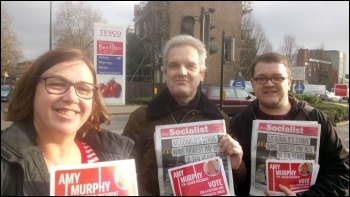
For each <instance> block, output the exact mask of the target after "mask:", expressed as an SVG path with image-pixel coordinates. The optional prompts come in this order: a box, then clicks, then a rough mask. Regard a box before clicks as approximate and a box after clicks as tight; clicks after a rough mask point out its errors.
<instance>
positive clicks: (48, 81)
mask: <svg viewBox="0 0 350 197" xmlns="http://www.w3.org/2000/svg"><path fill="white" fill-rule="evenodd" d="M40 79H41V80H44V81H45V88H46V91H47V92H48V93H50V94H56V95H60V94H64V93H66V92H67V90H68V89H69V88H70V87H71V86H74V89H75V93H76V94H77V95H78V96H79V97H80V98H83V99H91V98H93V97H94V95H95V93H96V91H97V89H98V87H97V86H95V85H93V84H91V83H87V82H77V83H72V82H70V81H67V80H66V79H63V78H61V77H41V78H40Z"/></svg>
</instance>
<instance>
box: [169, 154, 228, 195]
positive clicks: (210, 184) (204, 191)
mask: <svg viewBox="0 0 350 197" xmlns="http://www.w3.org/2000/svg"><path fill="white" fill-rule="evenodd" d="M222 169H224V166H223V163H222V159H221V158H220V157H215V158H212V159H206V160H202V161H197V162H193V163H190V164H186V165H182V166H179V167H175V168H170V169H169V170H168V171H169V175H170V181H171V187H172V189H173V191H174V195H175V196H226V195H230V191H229V188H228V185H227V180H226V176H225V172H224V170H222Z"/></svg>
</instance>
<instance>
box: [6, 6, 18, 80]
mask: <svg viewBox="0 0 350 197" xmlns="http://www.w3.org/2000/svg"><path fill="white" fill-rule="evenodd" d="M11 24H12V23H11V17H10V15H9V14H8V13H7V9H6V8H5V5H3V4H2V3H1V74H2V76H4V74H5V73H6V74H7V75H8V76H11V75H12V74H14V72H15V70H16V68H15V65H16V64H17V63H18V61H19V60H20V59H21V58H23V51H22V48H21V43H20V42H19V41H18V39H17V35H16V33H15V32H14V31H13V30H12V28H11Z"/></svg>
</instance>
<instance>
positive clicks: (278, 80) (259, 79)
mask: <svg viewBox="0 0 350 197" xmlns="http://www.w3.org/2000/svg"><path fill="white" fill-rule="evenodd" d="M287 78H288V77H271V78H268V77H255V78H254V80H255V82H256V83H258V84H265V83H267V82H268V81H269V80H271V82H272V83H274V84H276V83H283V81H284V80H286V79H287Z"/></svg>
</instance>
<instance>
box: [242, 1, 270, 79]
mask: <svg viewBox="0 0 350 197" xmlns="http://www.w3.org/2000/svg"><path fill="white" fill-rule="evenodd" d="M243 3H244V5H247V2H243ZM243 9H244V10H243V12H242V13H243V16H242V42H241V52H240V55H241V57H240V68H241V75H242V77H243V78H244V79H245V80H248V79H249V77H250V76H249V75H250V73H249V69H246V68H248V67H249V66H250V64H251V62H252V61H253V60H254V58H255V57H256V56H257V55H260V54H262V53H265V52H269V51H272V44H271V42H270V41H269V39H267V38H266V35H265V32H264V30H263V28H262V27H261V25H260V24H259V23H257V22H256V21H255V20H254V18H253V15H252V13H251V11H252V9H251V8H250V6H243ZM242 68H243V69H242Z"/></svg>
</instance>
